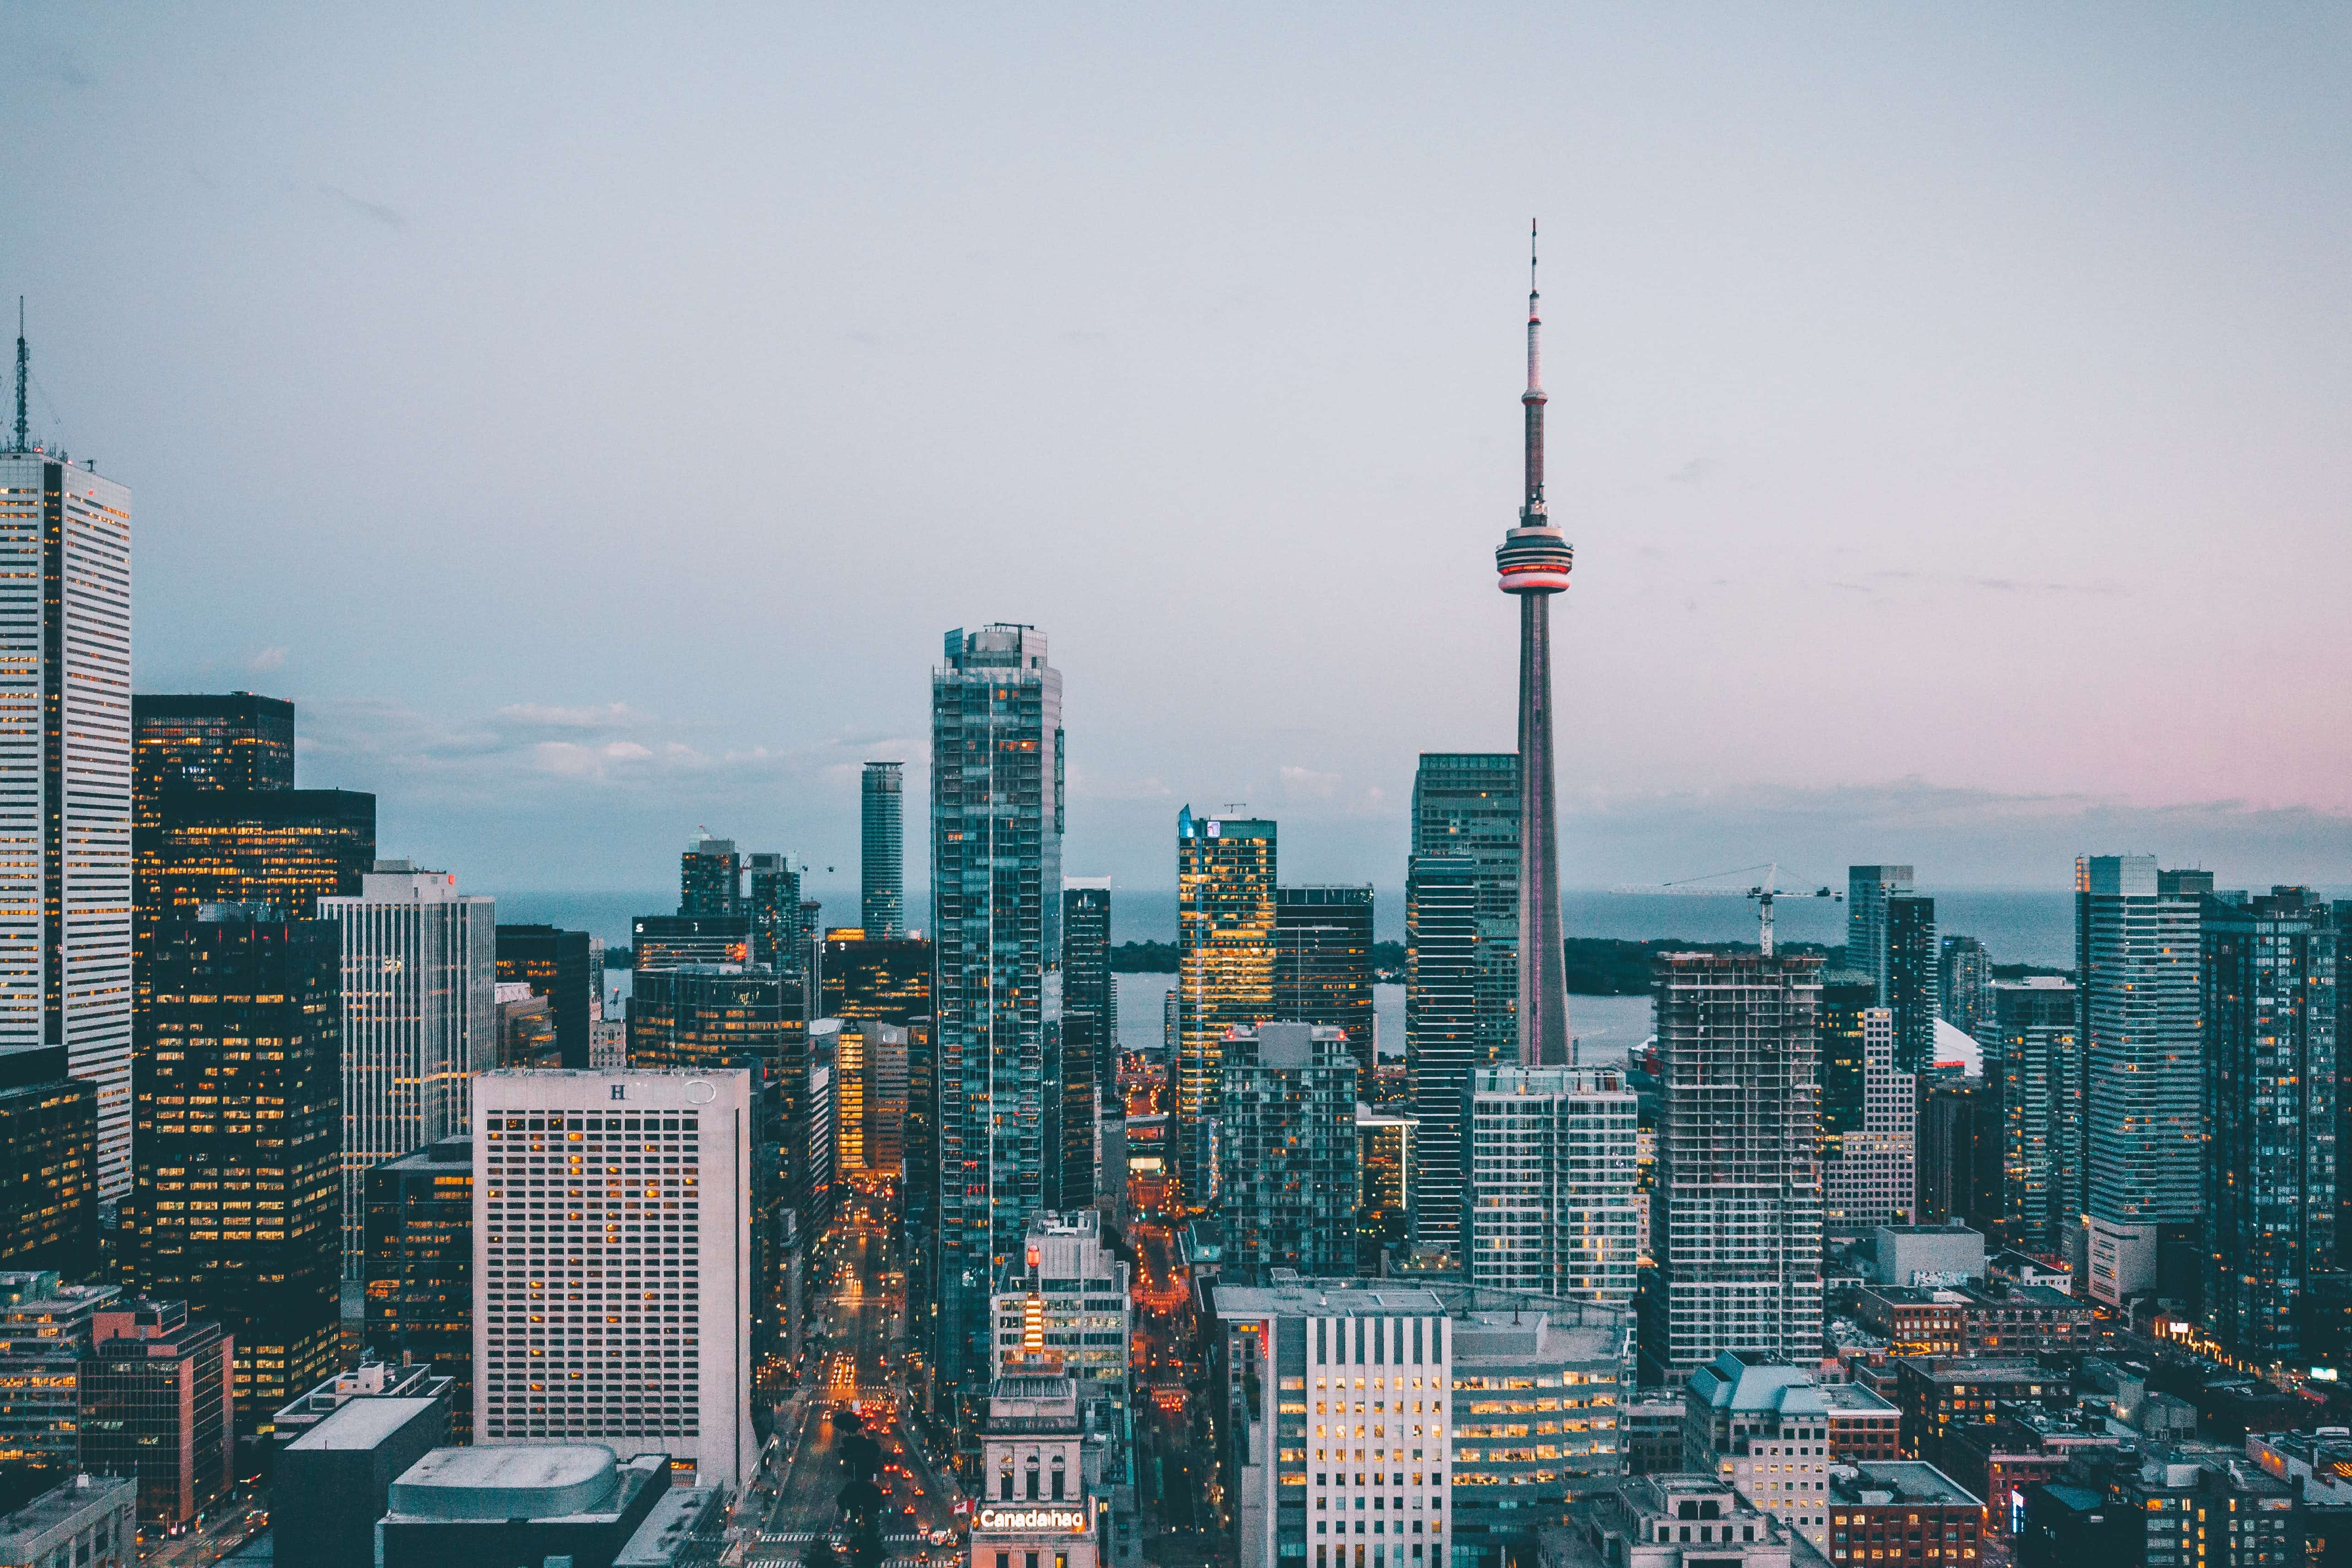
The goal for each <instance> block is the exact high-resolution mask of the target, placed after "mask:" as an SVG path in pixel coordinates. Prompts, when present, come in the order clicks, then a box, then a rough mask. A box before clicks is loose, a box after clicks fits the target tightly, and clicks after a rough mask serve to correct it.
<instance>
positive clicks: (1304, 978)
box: [1269, 887, 1378, 1100]
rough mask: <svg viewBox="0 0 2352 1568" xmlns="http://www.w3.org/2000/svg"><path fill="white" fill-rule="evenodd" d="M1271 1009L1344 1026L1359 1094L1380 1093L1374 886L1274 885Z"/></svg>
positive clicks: (1285, 1016) (1286, 1017)
mask: <svg viewBox="0 0 2352 1568" xmlns="http://www.w3.org/2000/svg"><path fill="white" fill-rule="evenodd" d="M1269 1016H1272V1017H1276V1018H1279V1019H1281V1020H1283V1021H1284V1022H1286V1023H1298V1024H1328V1025H1330V1026H1332V1027H1334V1028H1337V1029H1339V1030H1342V1031H1344V1032H1345V1033H1346V1035H1347V1037H1348V1053H1349V1055H1350V1056H1352V1057H1354V1058H1356V1098H1357V1099H1359V1100H1372V1099H1373V1098H1375V1096H1374V1094H1373V1075H1374V1073H1375V1071H1376V1068H1377V1065H1378V1064H1377V1063H1376V1061H1375V1060H1374V1056H1373V1050H1374V1046H1373V1035H1374V1032H1375V1025H1374V1016H1373V1012H1372V889H1370V888H1349V887H1338V888H1332V887H1312V888H1276V889H1275V894H1274V1011H1273V1013H1272V1014H1270V1015H1269Z"/></svg>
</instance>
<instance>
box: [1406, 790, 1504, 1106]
mask: <svg viewBox="0 0 2352 1568" xmlns="http://www.w3.org/2000/svg"><path fill="white" fill-rule="evenodd" d="M1412 853H1413V854H1414V855H1467V856H1469V857H1470V858H1472V859H1473V860H1475V862H1477V867H1478V978H1477V999H1478V1051H1479V1059H1480V1065H1481V1066H1486V1067H1493V1066H1496V1065H1499V1064H1502V1063H1507V1062H1509V1063H1516V1062H1517V1060H1518V1059H1519V1018H1518V1005H1519V759H1518V754H1517V752H1423V753H1422V754H1421V764H1420V766H1419V767H1418V768H1417V769H1415V770H1414V773H1413V775H1412Z"/></svg>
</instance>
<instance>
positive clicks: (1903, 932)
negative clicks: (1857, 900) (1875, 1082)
mask: <svg viewBox="0 0 2352 1568" xmlns="http://www.w3.org/2000/svg"><path fill="white" fill-rule="evenodd" d="M1940 956H1941V953H1940V951H1939V949H1938V946H1937V942H1936V900H1933V899H1931V898H1929V897H1928V896H1927V895H1926V894H1925V893H1895V894H1894V895H1892V896H1891V897H1889V898H1888V899H1887V900H1886V1006H1887V1008H1888V1010H1889V1011H1891V1012H1892V1013H1893V1014H1894V1015H1895V1071H1896V1072H1907V1073H1917V1074H1919V1075H1920V1077H1921V1078H1922V1079H1924V1078H1925V1077H1926V1076H1927V1073H1928V1072H1929V1071H1930V1070H1932V1069H1933V1068H1934V1067H1935V1065H1936V1019H1937V1016H1938V1015H1939V1014H1941V1012H1942V1011H1943V987H1942V986H1941V985H1940V984H1937V963H1938V960H1939V958H1940Z"/></svg>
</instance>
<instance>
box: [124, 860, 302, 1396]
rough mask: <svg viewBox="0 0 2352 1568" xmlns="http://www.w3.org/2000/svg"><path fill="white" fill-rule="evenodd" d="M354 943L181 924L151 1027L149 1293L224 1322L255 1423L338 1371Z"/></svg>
mask: <svg viewBox="0 0 2352 1568" xmlns="http://www.w3.org/2000/svg"><path fill="white" fill-rule="evenodd" d="M149 979H150V990H149V1000H148V1006H147V1008H146V1010H145V1013H144V1016H142V1021H141V1026H140V1048H139V1070H138V1074H137V1113H136V1118H135V1125H136V1133H135V1137H134V1139H133V1142H132V1145H131V1148H132V1152H133V1155H134V1160H133V1170H134V1172H135V1177H136V1180H135V1184H134V1187H133V1191H132V1197H131V1205H130V1208H129V1211H128V1213H127V1215H126V1226H125V1228H126V1229H128V1230H129V1231H130V1232H131V1234H130V1235H129V1236H127V1237H124V1238H123V1239H124V1250H125V1251H126V1253H127V1254H128V1255H129V1256H128V1258H127V1262H128V1265H129V1272H130V1274H131V1280H132V1283H133V1287H134V1288H135V1289H137V1290H138V1291H139V1292H140V1293H141V1294H142V1295H146V1296H152V1297H153V1298H155V1299H156V1300H184V1301H186V1302H188V1303H189V1304H190V1307H191V1310H194V1311H196V1312H199V1313H202V1314H203V1315H204V1316H205V1317H208V1318H217V1319H219V1320H220V1322H221V1326H222V1328H223V1330H224V1331H226V1333H227V1334H228V1335H229V1337H230V1339H231V1341H232V1342H233V1344H234V1347H235V1351H236V1406H237V1415H238V1418H239V1421H240V1422H241V1424H243V1425H244V1426H247V1428H248V1429H250V1427H251V1426H252V1425H253V1424H254V1422H255V1421H256V1420H257V1418H258V1417H260V1416H262V1415H267V1414H268V1413H269V1412H271V1411H274V1410H276V1409H278V1407H279V1406H280V1405H284V1404H286V1403H287V1402H288V1401H289V1400H290V1399H292V1398H293V1397H294V1396H295V1395H296V1394H300V1393H301V1392H302V1391H303V1390H304V1389H306V1388H309V1387H311V1386H312V1385H313V1384H317V1383H318V1382H319V1380H320V1379H321V1378H323V1377H325V1376H327V1375H328V1374H329V1373H331V1372H332V1371H333V1370H334V1367H333V1363H334V1360H335V1355H336V1351H337V1342H338V1338H339V1335H340V1332H341V1321H340V1307H339V1303H340V1295H341V1292H340V1285H341V1279H342V1272H343V1254H342V1249H343V1240H342V1230H341V1208H340V1199H339V1194H340V1192H341V1142H342V1117H341V1108H342V1095H341V1076H340V1065H339V1062H340V1058H341V1038H342V1016H341V1015H342V1005H341V941H340V932H339V931H337V929H336V926H335V924H334V922H333V921H322V920H286V919H284V918H282V917H280V916H278V914H277V912H276V911H275V910H271V909H269V908H268V906H267V905H258V904H213V905H208V906H206V907H205V910H204V912H203V914H202V916H201V917H200V918H198V919H196V920H193V921H165V922H164V923H163V927H162V928H161V930H160V931H159V933H158V936H157V940H156V943H155V946H154V949H153V951H152V954H151V955H150V959H149Z"/></svg>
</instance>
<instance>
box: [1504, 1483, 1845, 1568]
mask: <svg viewBox="0 0 2352 1568" xmlns="http://www.w3.org/2000/svg"><path fill="white" fill-rule="evenodd" d="M1818 1561H1819V1558H1818V1557H1817V1556H1816V1555H1815V1554H1814V1553H1813V1552H1812V1550H1811V1547H1810V1546H1808V1545H1807V1544H1806V1543H1805V1541H1804V1539H1803V1538H1802V1537H1801V1536H1799V1535H1796V1534H1795V1533H1793V1532H1792V1531H1790V1529H1789V1527H1788V1526H1787V1525H1785V1524H1783V1523H1781V1522H1780V1520H1779V1519H1778V1518H1777V1517H1775V1516H1774V1515H1772V1514H1769V1513H1766V1512H1764V1511H1763V1510H1759V1509H1758V1508H1757V1507H1756V1505H1755V1504H1753V1503H1751V1502H1749V1501H1748V1500H1747V1499H1746V1498H1744V1497H1742V1496H1740V1495H1739V1493H1738V1492H1737V1491H1735V1490H1734V1489H1731V1488H1730V1487H1728V1486H1726V1485H1725V1484H1724V1483H1723V1480H1722V1479H1721V1478H1720V1477H1717V1476H1712V1475H1657V1476H1634V1477H1631V1478H1629V1479H1627V1480H1625V1481H1624V1482H1623V1483H1622V1485H1620V1486H1617V1487H1615V1488H1613V1489H1611V1490H1609V1491H1607V1492H1604V1493H1602V1494H1601V1495H1600V1496H1599V1497H1596V1498H1595V1499H1593V1500H1592V1502H1591V1505H1590V1506H1589V1508H1587V1509H1586V1510H1583V1511H1582V1513H1581V1515H1580V1517H1579V1518H1578V1519H1576V1520H1574V1521H1571V1522H1570V1524H1569V1525H1568V1526H1567V1527H1565V1528H1561V1529H1554V1530H1550V1531H1546V1532H1545V1534H1544V1537H1543V1542H1542V1551H1541V1555H1540V1558H1539V1562H1540V1564H1541V1568H1790V1563H1799V1564H1802V1563H1815V1562H1818Z"/></svg>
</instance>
